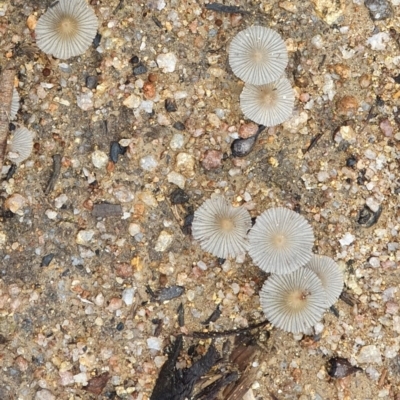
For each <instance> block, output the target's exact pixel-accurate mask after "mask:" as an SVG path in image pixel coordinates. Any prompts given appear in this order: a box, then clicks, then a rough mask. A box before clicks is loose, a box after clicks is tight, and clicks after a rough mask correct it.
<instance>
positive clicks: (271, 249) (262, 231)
mask: <svg viewBox="0 0 400 400" xmlns="http://www.w3.org/2000/svg"><path fill="white" fill-rule="evenodd" d="M313 243H314V234H313V230H312V228H311V225H310V224H309V223H308V222H307V221H306V219H305V218H304V217H303V216H301V215H300V214H297V213H296V212H294V211H292V210H289V209H287V208H283V207H277V208H270V209H268V210H266V211H264V212H263V213H262V214H261V215H260V216H259V217H258V218H257V220H256V223H255V225H254V226H253V228H252V229H251V231H250V233H249V254H250V257H251V258H252V259H253V262H254V264H256V265H257V266H259V267H260V268H261V269H262V270H264V271H265V272H271V273H274V274H287V273H289V272H292V271H295V270H296V269H298V268H300V267H301V266H303V265H305V264H306V263H307V262H308V261H309V260H310V259H311V256H312V246H313Z"/></svg>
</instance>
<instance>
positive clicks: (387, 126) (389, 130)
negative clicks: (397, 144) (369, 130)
mask: <svg viewBox="0 0 400 400" xmlns="http://www.w3.org/2000/svg"><path fill="white" fill-rule="evenodd" d="M379 128H381V131H382V133H383V134H384V135H385V136H386V137H391V136H393V126H392V124H391V123H390V121H389V120H388V119H387V118H385V119H383V120H382V121H381V122H380V124H379Z"/></svg>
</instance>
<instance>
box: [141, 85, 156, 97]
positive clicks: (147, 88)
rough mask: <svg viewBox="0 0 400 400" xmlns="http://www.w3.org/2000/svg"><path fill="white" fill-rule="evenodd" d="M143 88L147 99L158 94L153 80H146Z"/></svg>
mask: <svg viewBox="0 0 400 400" xmlns="http://www.w3.org/2000/svg"><path fill="white" fill-rule="evenodd" d="M142 90H143V96H144V97H145V99H147V100H149V99H154V97H155V96H156V87H155V85H154V83H152V82H145V83H144V84H143V89H142Z"/></svg>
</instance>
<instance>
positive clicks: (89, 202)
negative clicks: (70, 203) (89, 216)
mask: <svg viewBox="0 0 400 400" xmlns="http://www.w3.org/2000/svg"><path fill="white" fill-rule="evenodd" d="M82 205H83V207H84V208H86V210H89V211H92V210H93V201H92V200H90V199H86V200H85V201H84V202H83V204H82Z"/></svg>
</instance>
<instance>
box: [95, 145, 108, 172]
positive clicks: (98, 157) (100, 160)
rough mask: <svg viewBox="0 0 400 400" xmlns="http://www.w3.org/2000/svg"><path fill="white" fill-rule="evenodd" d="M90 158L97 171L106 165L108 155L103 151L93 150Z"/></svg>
mask: <svg viewBox="0 0 400 400" xmlns="http://www.w3.org/2000/svg"><path fill="white" fill-rule="evenodd" d="M91 157H92V164H93V165H94V166H95V167H96V168H98V169H102V168H105V167H106V166H107V164H108V155H107V154H106V153H104V151H101V150H95V151H94V152H93V153H92V156H91Z"/></svg>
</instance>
